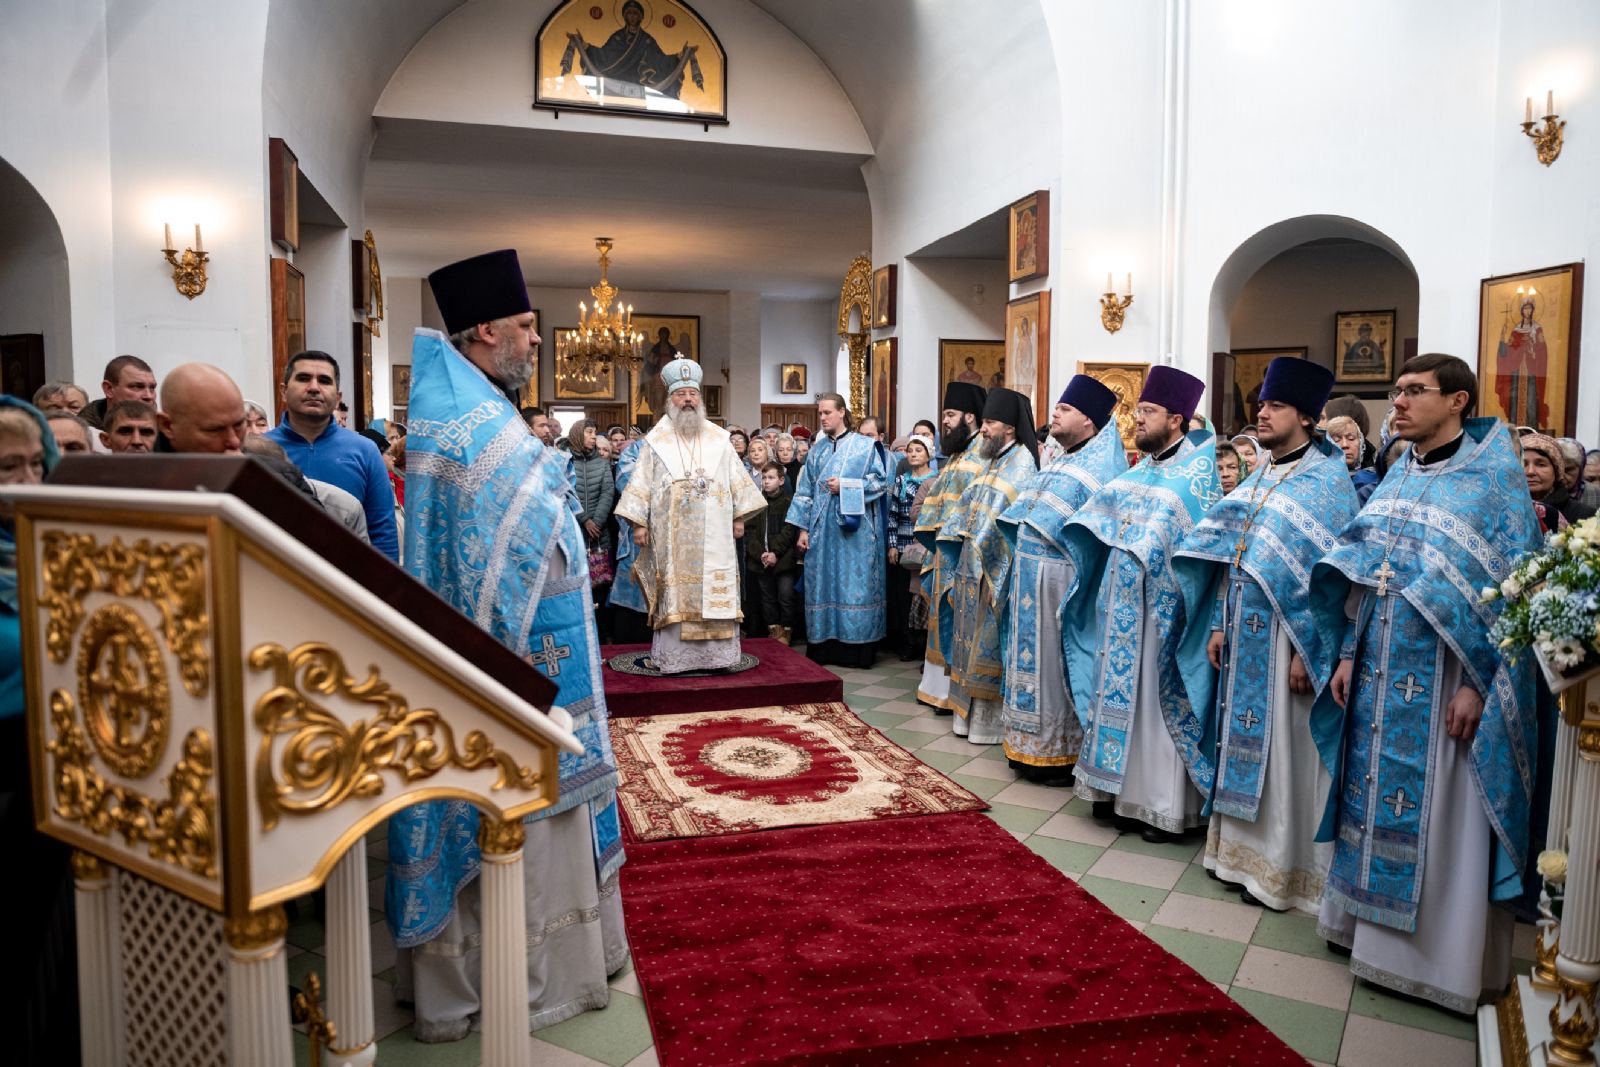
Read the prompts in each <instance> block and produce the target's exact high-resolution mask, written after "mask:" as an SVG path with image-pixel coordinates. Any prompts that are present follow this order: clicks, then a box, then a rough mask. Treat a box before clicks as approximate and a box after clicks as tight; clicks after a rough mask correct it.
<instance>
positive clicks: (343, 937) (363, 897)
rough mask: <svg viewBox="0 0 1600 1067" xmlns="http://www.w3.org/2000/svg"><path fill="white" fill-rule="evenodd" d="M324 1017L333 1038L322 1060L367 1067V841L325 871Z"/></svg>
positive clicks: (340, 1066)
mask: <svg viewBox="0 0 1600 1067" xmlns="http://www.w3.org/2000/svg"><path fill="white" fill-rule="evenodd" d="M327 889H328V932H327V953H328V1018H329V1019H331V1020H332V1021H333V1025H334V1029H335V1032H336V1033H337V1035H338V1039H337V1041H336V1043H335V1047H333V1048H330V1049H329V1050H328V1055H327V1057H326V1059H325V1060H324V1061H323V1062H325V1063H328V1064H331V1065H333V1067H367V1065H368V1064H370V1063H372V1062H373V1060H374V1059H376V1058H377V1055H378V1046H377V1045H376V1044H374V1043H373V1040H372V1030H373V1025H372V930H371V923H370V922H369V921H368V912H367V842H366V839H365V838H359V837H358V838H356V843H355V844H354V845H352V846H350V849H349V850H348V851H347V852H345V854H344V855H343V856H342V857H340V859H339V862H338V863H337V864H335V865H334V868H333V872H332V873H331V874H330V875H329V876H328V882H327Z"/></svg>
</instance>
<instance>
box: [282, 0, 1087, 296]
mask: <svg viewBox="0 0 1600 1067" xmlns="http://www.w3.org/2000/svg"><path fill="white" fill-rule="evenodd" d="M555 2H556V0H549V2H548V3H538V4H528V3H527V2H526V0H467V2H465V3H462V2H460V0H388V2H380V0H345V2H342V3H339V4H326V3H321V2H318V0H272V5H271V10H270V16H269V26H268V34H267V58H266V76H265V79H264V80H265V89H264V98H265V103H266V112H267V126H268V131H269V134H272V135H277V136H283V137H285V139H287V140H288V141H289V142H290V144H291V146H293V147H294V148H295V150H296V151H297V152H298V153H299V155H300V159H301V168H302V171H303V172H304V173H305V174H306V175H307V177H308V178H309V179H310V180H311V181H312V182H313V183H314V184H315V185H316V186H317V188H318V190H319V191H320V192H322V193H323V195H324V196H325V198H326V199H327V200H328V201H329V203H330V204H331V205H332V206H333V207H334V209H335V210H336V211H337V212H338V213H339V214H340V216H341V217H342V218H344V219H345V220H346V221H347V222H348V223H349V224H350V225H351V227H352V229H355V228H357V227H358V226H360V225H363V224H364V225H367V226H371V227H372V228H373V229H374V230H376V231H377V232H378V234H379V247H380V250H381V251H382V253H383V255H384V266H385V270H386V271H387V272H389V273H396V274H420V273H424V272H425V271H426V270H429V269H432V268H433V267H436V266H438V265H439V264H441V263H443V262H447V261H448V260H449V259H450V258H451V257H452V256H453V255H456V254H466V253H467V252H469V251H475V250H479V249H481V248H482V247H484V246H485V241H487V242H488V243H490V244H495V243H498V244H505V245H515V246H516V247H518V249H519V250H521V251H523V252H524V253H525V256H524V258H525V260H526V261H528V262H530V263H531V264H532V265H533V266H532V267H531V269H530V274H537V275H539V276H540V277H541V278H542V279H543V280H546V281H558V280H559V281H565V282H570V281H572V280H574V279H581V278H584V277H586V276H587V275H588V274H589V273H592V270H593V248H592V244H591V243H590V239H591V238H592V237H594V236H595V235H597V234H601V233H605V234H607V235H609V236H614V237H617V238H618V239H619V244H618V248H617V253H616V258H617V270H618V271H619V272H631V273H630V275H629V277H628V284H631V285H633V286H636V287H646V286H655V287H657V288H667V287H670V288H711V289H730V288H741V289H747V290H754V291H760V292H763V293H765V294H767V295H772V296H786V297H822V296H828V295H831V293H832V292H835V291H837V285H838V279H839V276H840V274H841V272H842V269H843V265H844V264H847V263H848V261H849V259H850V258H851V257H852V256H853V255H855V254H856V253H858V252H861V251H863V250H865V249H866V248H868V247H869V246H871V247H872V248H873V249H874V251H875V252H878V251H879V250H880V249H881V252H880V253H879V255H880V258H883V259H885V260H886V261H887V260H891V259H894V258H898V257H899V256H901V255H904V254H906V253H908V252H910V251H914V250H915V249H917V248H920V247H922V246H924V245H926V244H928V243H930V242H932V241H935V240H937V239H939V238H941V237H943V236H945V235H946V234H948V233H951V232H954V231H956V230H959V229H961V228H962V227H964V226H966V225H968V224H970V223H971V222H973V221H974V220H976V219H979V218H982V217H984V216H986V215H988V214H990V213H992V212H993V211H994V210H995V209H996V208H997V207H999V206H1002V205H1004V204H1005V203H1007V202H1009V201H1010V200H1012V199H1015V198H1016V197H1017V196H1020V195H1022V194H1024V193H1025V192H1027V191H1029V190H1031V189H1034V188H1039V187H1049V186H1050V185H1051V184H1052V183H1053V181H1054V178H1055V175H1056V173H1057V171H1058V162H1057V161H1058V158H1059V147H1058V146H1059V129H1060V121H1059V105H1058V96H1059V94H1058V92H1057V91H1056V88H1055V67H1054V60H1053V57H1052V54H1051V49H1050V44H1049V38H1048V34H1047V32H1046V27H1045V25H1044V20H1043V15H1042V11H1041V9H1040V5H1039V4H1038V3H1034V2H1029V3H1025V4H1022V5H1019V6H1018V7H1017V9H1016V10H1014V11H1010V12H1008V13H1007V16H1006V17H1005V18H1004V19H997V18H995V17H994V13H993V12H992V11H990V10H986V9H985V8H984V5H932V4H929V3H927V2H925V0H875V2H874V3H871V4H861V3H855V2H852V0H699V2H697V3H696V4H695V8H696V10H697V11H698V12H699V13H700V14H701V15H702V16H703V17H705V18H706V20H707V21H708V22H709V23H710V24H711V25H712V26H713V27H714V28H715V29H716V31H717V33H718V34H719V36H720V38H721V40H722V42H723V44H724V46H725V47H726V48H727V50H728V54H729V112H730V118H731V120H732V121H731V123H730V125H729V126H726V127H717V126H713V127H711V128H710V129H709V130H705V129H703V128H701V127H699V126H695V125H693V124H679V123H671V122H661V121H650V120H644V119H632V118H625V117H617V116H593V115H579V114H573V113H570V112H569V113H565V114H562V115H561V116H560V117H559V119H558V118H557V117H556V116H555V115H554V114H552V113H551V112H548V111H536V110H534V109H533V108H532V107H531V102H532V75H533V71H532V47H531V46H532V40H533V35H534V33H535V31H536V30H537V28H538V25H539V24H540V23H541V22H542V21H543V19H544V17H545V15H547V14H548V12H549V10H550V9H552V8H553V6H554V4H555ZM418 121H422V122H427V123H437V124H442V125H439V126H437V127H422V126H418V125H416V124H415V123H416V122H418ZM374 128H375V129H376V133H375V134H374ZM472 134H480V135H481V136H470V135H472ZM539 134H544V135H545V136H543V137H541V136H538V135H539ZM585 134H587V135H592V137H584V136H582V135H585ZM595 138H598V139H600V141H597V140H595ZM601 141H610V142H613V143H611V144H610V145H609V147H607V146H605V145H603V144H601V143H600V142H601ZM668 142H681V143H682V147H683V148H684V149H689V150H687V151H680V150H678V149H674V148H673V147H672V146H671V145H670V144H668ZM368 144H371V145H372V151H371V156H370V160H369V159H368V157H367V156H366V154H365V151H366V146H367V145H368ZM731 146H740V148H741V150H740V151H736V152H731V153H729V152H721V153H719V152H718V149H719V148H728V147H731ZM744 149H748V150H749V151H744ZM446 157H448V158H446ZM630 160H637V161H638V162H637V163H636V164H635V165H633V166H631V167H630ZM586 166H587V168H588V169H586ZM669 169H670V173H667V171H668V170H669ZM853 171H855V172H857V173H855V174H854V175H852V172H853ZM469 172H475V173H470V174H469ZM860 172H864V174H862V173H860ZM852 184H853V185H854V188H853V189H852V188H851V186H852ZM462 185H470V186H471V188H470V189H468V190H462V189H461V188H460V186H462ZM686 190H687V194H686ZM695 191H699V195H694V194H695ZM869 191H870V193H871V195H872V204H871V206H870V207H869V204H868V200H867V195H868V192H869ZM597 194H598V195H597ZM874 231H875V232H874ZM630 245H632V248H631V249H630V247H629V246H630ZM632 257H637V258H632ZM619 280H620V277H619Z"/></svg>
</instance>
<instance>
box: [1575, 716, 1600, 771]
mask: <svg viewBox="0 0 1600 1067" xmlns="http://www.w3.org/2000/svg"><path fill="white" fill-rule="evenodd" d="M1578 755H1579V756H1581V757H1583V758H1584V759H1586V760H1596V761H1600V720H1595V719H1584V720H1583V722H1582V723H1580V724H1579V726H1578Z"/></svg>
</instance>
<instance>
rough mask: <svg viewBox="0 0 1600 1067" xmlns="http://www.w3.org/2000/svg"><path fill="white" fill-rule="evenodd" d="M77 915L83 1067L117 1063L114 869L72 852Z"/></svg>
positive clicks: (118, 1026) (118, 979) (118, 1020)
mask: <svg viewBox="0 0 1600 1067" xmlns="http://www.w3.org/2000/svg"><path fill="white" fill-rule="evenodd" d="M72 879H73V885H74V887H75V889H76V891H75V892H74V894H73V910H74V912H75V913H76V915H77V919H78V1020H79V1022H78V1025H79V1040H80V1041H81V1042H82V1049H83V1052H82V1055H83V1065H84V1067H117V1065H118V1064H120V1063H121V1062H122V952H121V946H120V942H121V930H120V924H119V921H118V918H117V883H116V878H115V875H114V872H113V871H112V870H111V869H110V868H108V867H107V866H106V865H105V864H104V863H103V862H101V861H100V860H99V859H98V858H97V857H95V856H91V855H89V854H88V853H87V852H78V851H74V852H73V853H72Z"/></svg>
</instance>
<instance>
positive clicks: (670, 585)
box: [616, 359, 767, 674]
mask: <svg viewBox="0 0 1600 1067" xmlns="http://www.w3.org/2000/svg"><path fill="white" fill-rule="evenodd" d="M700 375H701V369H700V364H698V363H696V362H694V361H693V360H689V359H675V360H673V361H672V362H671V363H669V364H667V366H666V367H665V369H664V370H663V371H662V375H661V376H662V378H663V379H664V380H665V382H666V386H667V391H668V396H667V413H666V414H665V415H663V416H662V417H661V421H659V422H657V423H656V425H655V427H654V428H653V429H652V430H651V431H650V433H649V434H648V435H647V436H646V437H645V444H644V447H643V448H641V449H640V450H639V459H638V465H637V466H636V467H635V468H634V471H633V477H632V478H631V479H630V480H629V482H628V487H627V488H626V489H625V490H623V493H622V499H621V500H620V501H619V502H618V504H617V509H616V514H617V517H618V518H620V519H623V520H624V521H626V522H627V523H629V524H630V525H632V526H633V528H634V529H633V537H634V543H635V544H636V545H637V546H638V548H639V555H638V561H637V562H636V563H635V564H634V568H633V578H634V580H635V581H637V582H638V583H639V586H640V588H641V589H642V590H643V592H644V597H645V601H646V604H647V606H648V610H649V615H650V628H651V630H653V631H654V632H655V636H654V638H653V640H652V642H651V651H650V658H651V661H652V662H653V663H654V664H655V666H656V668H657V669H658V670H660V671H662V672H663V673H666V674H677V673H681V672H683V671H692V670H718V669H722V668H726V667H732V666H733V665H734V664H736V663H737V662H738V661H739V622H740V620H741V618H742V615H741V614H740V611H739V580H740V558H739V553H738V551H737V549H736V545H735V539H736V538H738V537H740V536H742V535H743V532H744V529H743V527H744V520H745V519H748V518H749V517H750V516H752V515H755V514H756V513H757V512H759V511H761V510H762V509H763V508H765V507H766V506H767V502H766V498H764V497H763V496H762V495H761V491H760V490H759V489H757V488H756V486H755V483H754V482H752V481H751V480H750V476H749V475H748V474H747V473H745V469H744V466H743V464H741V463H740V461H739V456H738V454H737V453H735V452H734V450H733V446H732V444H731V443H730V442H729V438H728V431H726V430H724V429H723V428H722V427H720V426H716V425H714V424H712V423H710V422H707V421H706V418H705V410H704V408H703V406H702V403H701V399H700Z"/></svg>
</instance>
